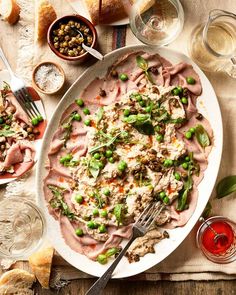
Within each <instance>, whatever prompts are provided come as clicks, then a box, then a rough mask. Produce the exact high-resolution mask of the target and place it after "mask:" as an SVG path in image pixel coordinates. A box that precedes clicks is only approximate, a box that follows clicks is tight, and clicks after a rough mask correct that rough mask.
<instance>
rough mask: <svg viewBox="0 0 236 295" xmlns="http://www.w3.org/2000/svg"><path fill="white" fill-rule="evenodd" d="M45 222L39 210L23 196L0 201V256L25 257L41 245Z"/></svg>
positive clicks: (17, 258)
mask: <svg viewBox="0 0 236 295" xmlns="http://www.w3.org/2000/svg"><path fill="white" fill-rule="evenodd" d="M45 232H46V223H45V219H44V217H43V214H42V212H41V210H40V209H39V208H38V207H37V206H36V205H35V204H33V203H32V202H30V201H28V200H27V199H25V198H23V197H18V198H16V197H10V198H7V199H3V201H1V202H0V241H1V242H0V258H7V259H12V260H20V259H27V258H28V257H29V255H31V254H32V253H33V252H35V251H37V250H38V249H39V247H40V246H41V245H42V242H43V240H44V236H45Z"/></svg>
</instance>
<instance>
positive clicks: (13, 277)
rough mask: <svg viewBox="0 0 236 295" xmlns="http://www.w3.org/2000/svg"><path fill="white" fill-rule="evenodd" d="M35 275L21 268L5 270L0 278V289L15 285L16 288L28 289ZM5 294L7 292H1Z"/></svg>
mask: <svg viewBox="0 0 236 295" xmlns="http://www.w3.org/2000/svg"><path fill="white" fill-rule="evenodd" d="M35 281H36V280H35V276H34V275H33V274H31V273H29V272H28V271H26V270H23V269H17V268H16V269H13V270H9V271H7V272H5V273H4V274H3V275H2V276H1V278H0V290H3V289H9V288H10V287H15V288H16V289H29V288H31V286H32V284H33V283H34V282H35ZM3 294H7V293H3Z"/></svg>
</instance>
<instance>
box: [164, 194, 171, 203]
mask: <svg viewBox="0 0 236 295" xmlns="http://www.w3.org/2000/svg"><path fill="white" fill-rule="evenodd" d="M163 202H164V203H165V204H169V202H170V199H169V198H168V197H167V196H166V197H165V198H164V199H163Z"/></svg>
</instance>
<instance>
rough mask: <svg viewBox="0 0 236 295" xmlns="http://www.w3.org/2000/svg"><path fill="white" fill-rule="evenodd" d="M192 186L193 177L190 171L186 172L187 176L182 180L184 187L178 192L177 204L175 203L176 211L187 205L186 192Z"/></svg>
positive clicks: (183, 208)
mask: <svg viewBox="0 0 236 295" xmlns="http://www.w3.org/2000/svg"><path fill="white" fill-rule="evenodd" d="M192 187H193V179H192V176H191V174H190V171H189V172H188V178H187V180H186V181H185V182H184V187H183V189H182V190H181V192H180V195H179V198H178V204H177V208H176V210H177V211H183V210H185V209H186V207H187V200H188V194H189V192H190V191H191V190H192Z"/></svg>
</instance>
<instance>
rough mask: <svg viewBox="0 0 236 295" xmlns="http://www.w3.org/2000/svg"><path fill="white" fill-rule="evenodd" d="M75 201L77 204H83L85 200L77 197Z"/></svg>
mask: <svg viewBox="0 0 236 295" xmlns="http://www.w3.org/2000/svg"><path fill="white" fill-rule="evenodd" d="M75 200H76V202H77V203H79V204H81V203H83V201H84V198H83V196H81V195H76V196H75Z"/></svg>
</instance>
